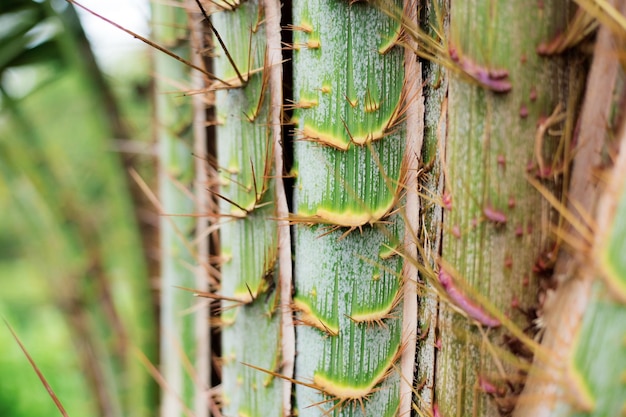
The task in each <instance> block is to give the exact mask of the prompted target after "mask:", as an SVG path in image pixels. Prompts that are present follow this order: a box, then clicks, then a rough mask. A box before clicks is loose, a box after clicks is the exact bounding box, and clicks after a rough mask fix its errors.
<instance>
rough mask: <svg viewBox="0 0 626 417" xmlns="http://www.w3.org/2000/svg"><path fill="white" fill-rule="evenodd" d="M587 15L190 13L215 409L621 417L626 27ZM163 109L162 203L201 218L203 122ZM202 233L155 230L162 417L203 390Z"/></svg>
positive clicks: (562, 7)
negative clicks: (197, 243) (198, 95)
mask: <svg viewBox="0 0 626 417" xmlns="http://www.w3.org/2000/svg"><path fill="white" fill-rule="evenodd" d="M579 3H580V7H581V8H580V9H577V7H576V5H575V4H573V3H571V2H569V1H566V0H559V1H554V2H532V3H529V2H527V1H521V0H520V1H510V0H493V1H478V0H458V1H454V2H445V1H437V2H427V3H425V4H420V5H418V4H416V3H414V2H411V1H405V2H401V1H400V0H398V1H395V0H372V1H344V0H308V1H307V0H293V1H285V2H283V3H282V13H283V21H282V22H281V24H282V25H283V28H282V32H281V28H280V26H279V9H280V6H281V3H280V2H278V1H275V0H265V1H261V0H249V1H236V0H228V1H227V0H221V1H206V2H188V3H185V6H186V7H187V11H188V12H190V13H191V11H193V12H194V13H197V12H198V11H202V13H205V14H207V16H206V18H207V21H206V22H205V28H204V31H205V32H206V33H210V34H211V35H212V36H213V42H212V43H213V44H214V45H216V46H215V47H214V48H212V49H211V51H210V57H211V59H212V63H213V66H214V69H215V74H214V75H213V74H209V73H208V72H206V71H203V72H204V73H205V75H207V76H208V79H210V81H211V83H210V91H211V93H213V92H215V117H214V118H212V119H209V122H208V124H211V125H214V126H215V128H214V133H215V139H214V145H215V148H216V149H217V150H216V151H215V152H214V155H212V156H214V157H215V160H212V159H211V160H210V161H209V162H210V163H211V164H212V165H213V166H214V167H215V168H216V170H215V174H214V175H213V176H212V177H211V178H210V179H209V182H208V183H209V184H210V186H211V187H213V184H214V183H219V187H217V190H216V191H215V195H214V198H215V199H216V200H219V210H217V212H211V213H209V216H210V218H211V219H212V220H213V225H212V230H215V231H218V232H219V233H218V234H219V243H218V245H217V246H216V247H215V248H213V249H212V253H213V254H214V255H215V260H214V264H215V265H216V266H217V270H218V271H219V272H218V273H216V274H215V278H216V282H217V281H219V285H216V288H214V290H215V291H213V293H211V294H207V293H205V292H202V291H198V295H206V296H208V297H209V298H213V299H216V300H218V301H219V305H220V308H219V313H218V315H219V317H218V318H217V319H216V321H215V322H216V323H217V326H216V327H219V330H220V332H221V334H220V346H219V349H220V350H221V358H220V361H218V363H219V365H220V366H219V367H218V369H217V372H216V374H217V376H218V378H220V386H219V387H220V395H219V396H217V397H215V398H219V403H220V404H219V405H220V406H221V413H222V414H223V415H224V416H235V415H237V416H253V415H259V416H278V415H282V416H287V415H299V416H325V415H334V416H396V415H403V416H404V415H409V414H413V415H419V416H423V415H429V416H440V415H443V416H469V415H472V416H473V415H476V416H498V415H510V414H512V413H516V415H518V416H535V415H545V416H565V415H581V416H582V415H585V416H601V415H619V414H620V413H622V414H623V413H624V412H625V410H626V408H625V404H624V401H625V399H626V392H625V389H626V388H625V387H626V384H624V381H623V378H624V373H625V369H626V357H625V351H626V350H625V349H624V344H625V343H626V342H625V340H626V339H625V338H626V328H625V327H624V322H625V321H624V320H623V319H624V317H623V316H624V315H625V314H626V312H625V309H624V304H623V303H624V301H625V299H626V295H625V294H626V272H625V269H626V267H625V266H624V250H625V249H624V248H625V243H624V242H625V238H624V235H625V234H626V232H625V231H624V230H623V229H624V228H625V227H626V226H624V223H625V222H626V221H625V220H624V218H625V217H626V214H625V212H626V208H625V207H626V202H625V201H626V197H624V196H626V191H624V190H625V189H626V187H625V185H624V177H625V174H624V173H625V172H626V167H625V165H624V164H625V162H624V160H626V158H625V157H624V155H623V153H624V152H621V153H618V149H619V147H620V144H621V142H622V141H623V140H622V137H623V136H624V130H625V129H626V128H624V126H622V125H621V124H623V121H622V120H623V114H622V113H623V107H624V105H623V103H624V102H625V101H624V98H623V91H622V84H623V71H622V68H621V67H620V65H623V62H621V63H620V62H619V61H618V58H620V57H621V55H620V54H619V53H618V52H619V51H621V50H620V48H622V47H621V45H622V44H621V41H623V40H624V38H625V36H624V33H625V30H624V28H625V27H626V24H624V22H623V20H624V19H623V16H622V15H620V14H619V13H618V12H617V11H616V10H619V8H620V7H621V3H620V2H616V3H618V4H616V6H617V7H618V9H614V6H612V4H613V3H606V2H604V1H600V0H595V1H591V0H589V1H583V0H580V1H579ZM169 9H170V10H173V9H171V8H169ZM159 10H160V6H157V7H156V8H155V11H159ZM576 10H578V11H576ZM182 11H183V9H182V8H181V9H178V10H177V12H181V14H182ZM208 14H210V17H209V16H208ZM158 19H161V20H162V21H166V19H165V17H163V18H160V17H159V15H158V14H156V16H155V20H158ZM209 21H210V22H211V23H209ZM164 27H165V28H167V30H163V32H159V31H155V36H156V37H157V39H158V41H159V42H160V43H162V44H165V46H167V47H168V48H170V49H171V51H173V52H174V54H175V55H179V56H187V55H188V53H189V50H188V48H187V46H183V45H184V43H182V42H181V39H180V36H179V35H177V32H179V31H180V30H181V29H180V28H182V27H184V22H183V21H179V20H177V18H176V19H173V20H170V24H169V25H168V26H164ZM598 27H600V29H599V33H598V36H597V38H594V37H590V36H589V34H590V33H593V32H594V31H595V30H596V29H597V28H598ZM281 33H282V35H283V39H282V40H283V42H282V44H281V43H280V35H281ZM592 42H595V46H594V48H593V59H592V60H589V57H588V56H587V55H585V54H583V53H581V51H585V50H591V48H589V45H590V44H592ZM602 48H604V49H602ZM622 49H623V48H622ZM281 51H282V52H284V56H287V57H288V58H287V59H283V58H282V55H281ZM621 58H622V60H623V57H621ZM166 59H169V58H166ZM590 62H591V71H590V74H589V76H588V77H587V67H588V66H589V65H590ZM159 68H162V70H161V71H160V73H161V75H160V76H161V77H165V78H167V79H184V78H185V77H187V76H188V75H187V73H186V70H182V69H181V68H182V66H179V67H174V68H176V69H172V71H174V72H172V73H167V72H163V71H164V70H169V65H167V64H166V61H163V62H161V61H160V60H159V61H158V62H157V69H159ZM598 68H601V69H602V70H599V69H598ZM283 69H284V70H285V73H284V77H282V71H283ZM422 80H424V81H422ZM585 80H586V81H585ZM585 83H586V84H585ZM601 84H602V85H601ZM283 95H285V96H288V99H285V100H284V99H283ZM159 100H160V102H159V104H160V106H161V107H159V108H160V109H161V110H159V112H162V113H159V114H160V115H161V117H162V119H161V124H162V126H163V127H164V130H163V142H162V148H161V150H162V154H161V162H162V166H163V168H164V169H165V170H164V172H165V174H164V175H163V180H162V190H161V200H162V201H163V212H164V213H166V214H170V215H171V214H184V213H187V214H188V213H192V212H193V211H194V209H193V205H192V204H191V201H190V198H189V196H188V195H186V193H185V191H184V190H185V188H186V187H188V186H189V183H190V181H191V178H192V175H193V172H192V159H191V157H190V150H191V144H190V142H189V141H188V140H187V139H186V136H185V135H186V133H187V131H188V130H190V118H191V111H190V110H188V109H187V108H186V107H185V106H182V105H178V106H177V105H176V103H175V100H172V97H166V96H165V95H163V94H161V95H160V96H159ZM598 121H600V122H598ZM596 123H597V124H596ZM285 126H289V128H285V129H283V128H284V127H285ZM422 138H424V141H423V143H422ZM212 143H213V142H212ZM614 162H615V163H614ZM604 189H606V190H607V191H606V192H604V191H603V190H604ZM603 192H604V193H603ZM418 196H419V202H418ZM600 196H603V197H600ZM598 200H601V203H600V205H599V209H598V208H597V207H596V202H597V201H598ZM420 204H421V210H420V209H419V208H418V207H419V205H420ZM288 207H289V209H290V210H289V211H288ZM420 224H421V225H420ZM174 226H175V227H174ZM192 227H193V221H192V220H191V219H185V218H176V219H174V218H172V217H164V220H163V236H164V241H163V242H164V245H163V246H164V247H163V250H164V258H163V265H164V271H165V273H164V276H163V294H164V298H163V300H164V301H163V309H164V313H165V314H164V317H165V319H164V321H163V341H164V342H163V344H162V346H163V347H162V349H163V353H162V354H163V357H164V360H163V362H164V364H165V366H164V368H163V370H164V377H165V379H166V380H168V381H173V386H175V387H176V388H173V389H172V388H171V387H170V388H166V389H165V395H164V397H165V399H166V401H165V403H164V404H166V407H164V413H165V414H164V415H167V416H170V415H178V414H180V412H181V410H182V408H183V407H182V405H183V404H185V403H189V402H190V398H191V395H192V393H193V390H194V389H198V388H197V387H198V386H201V384H196V387H195V388H194V384H193V383H192V382H191V381H186V382H185V383H181V382H180V381H181V380H182V378H183V375H184V374H185V372H183V370H182V368H181V364H180V363H179V362H181V361H182V359H181V358H182V357H184V356H186V355H187V356H193V353H192V351H193V348H192V346H191V344H190V338H188V334H189V331H188V330H185V329H188V328H190V327H189V323H190V322H191V321H190V320H189V318H188V317H185V318H184V320H183V322H184V323H187V324H180V323H179V324H177V323H176V322H175V321H173V318H174V317H177V320H178V318H180V315H181V313H182V311H183V309H184V308H185V306H184V304H180V299H181V297H179V296H180V295H181V294H180V293H176V292H175V291H174V292H170V290H171V289H172V288H171V287H172V286H173V285H180V286H184V287H191V286H193V285H194V284H193V277H192V276H191V274H190V273H189V264H191V263H192V262H193V257H192V256H191V255H193V253H194V250H191V246H190V245H185V244H184V243H183V242H184V238H185V237H187V236H189V235H190V233H191V228H192ZM291 237H292V238H293V244H292V243H291V241H290V238H291ZM215 241H216V242H217V241H218V240H217V239H216V240H215ZM170 242H176V243H170ZM292 271H293V279H292ZM170 272H171V274H170ZM292 286H293V288H292ZM174 302H176V303H177V304H174ZM183 303H184V301H183ZM544 313H545V315H544ZM294 323H295V325H294ZM542 338H543V340H542ZM172 342H174V344H176V343H177V344H178V349H177V350H176V349H175V350H167V349H168V346H170V347H169V348H171V345H170V344H171V343H172ZM170 360H171V361H172V365H171V366H172V369H173V371H169V369H170V368H169V366H170V365H167V364H168V363H169V361H170ZM527 375H530V379H529V381H530V382H528V383H527V387H526V388H524V385H525V383H526V382H527V380H526V377H527ZM204 388H206V387H202V389H204ZM172 393H177V394H178V395H179V396H180V398H181V400H177V399H175V398H174V396H171V394H172ZM200 395H206V394H205V393H203V392H202V393H201V394H200ZM167 404H170V405H167ZM167 407H172V408H171V411H169V410H170V409H169V408H167ZM214 408H217V407H214Z"/></svg>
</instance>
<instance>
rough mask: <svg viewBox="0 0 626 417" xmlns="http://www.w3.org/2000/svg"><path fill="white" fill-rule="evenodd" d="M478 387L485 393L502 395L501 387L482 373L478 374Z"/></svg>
mask: <svg viewBox="0 0 626 417" xmlns="http://www.w3.org/2000/svg"><path fill="white" fill-rule="evenodd" d="M478 387H479V388H480V389H481V390H482V391H483V392H485V393H487V394H491V395H495V396H501V395H503V394H502V390H501V389H499V388H498V387H497V386H496V385H495V384H494V383H493V382H491V381H489V380H488V379H487V378H485V377H484V376H482V375H478Z"/></svg>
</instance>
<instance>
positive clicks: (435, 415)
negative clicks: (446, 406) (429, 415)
mask: <svg viewBox="0 0 626 417" xmlns="http://www.w3.org/2000/svg"><path fill="white" fill-rule="evenodd" d="M433 417H443V416H442V415H441V413H440V412H439V406H438V405H437V403H435V404H433Z"/></svg>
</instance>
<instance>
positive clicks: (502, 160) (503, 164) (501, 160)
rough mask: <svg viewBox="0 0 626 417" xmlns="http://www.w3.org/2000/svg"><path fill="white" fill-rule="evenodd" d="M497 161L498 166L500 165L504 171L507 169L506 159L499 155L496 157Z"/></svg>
mask: <svg viewBox="0 0 626 417" xmlns="http://www.w3.org/2000/svg"><path fill="white" fill-rule="evenodd" d="M496 160H497V161H498V165H500V166H501V167H502V169H505V168H506V157H505V156H504V155H502V154H500V155H498V156H497V157H496Z"/></svg>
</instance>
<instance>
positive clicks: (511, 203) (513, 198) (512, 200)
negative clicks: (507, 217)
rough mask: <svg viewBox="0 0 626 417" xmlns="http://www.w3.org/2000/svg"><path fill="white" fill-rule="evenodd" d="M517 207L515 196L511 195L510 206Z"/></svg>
mask: <svg viewBox="0 0 626 417" xmlns="http://www.w3.org/2000/svg"><path fill="white" fill-rule="evenodd" d="M514 207H515V197H513V196H510V197H509V208H510V209H512V208H514Z"/></svg>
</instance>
